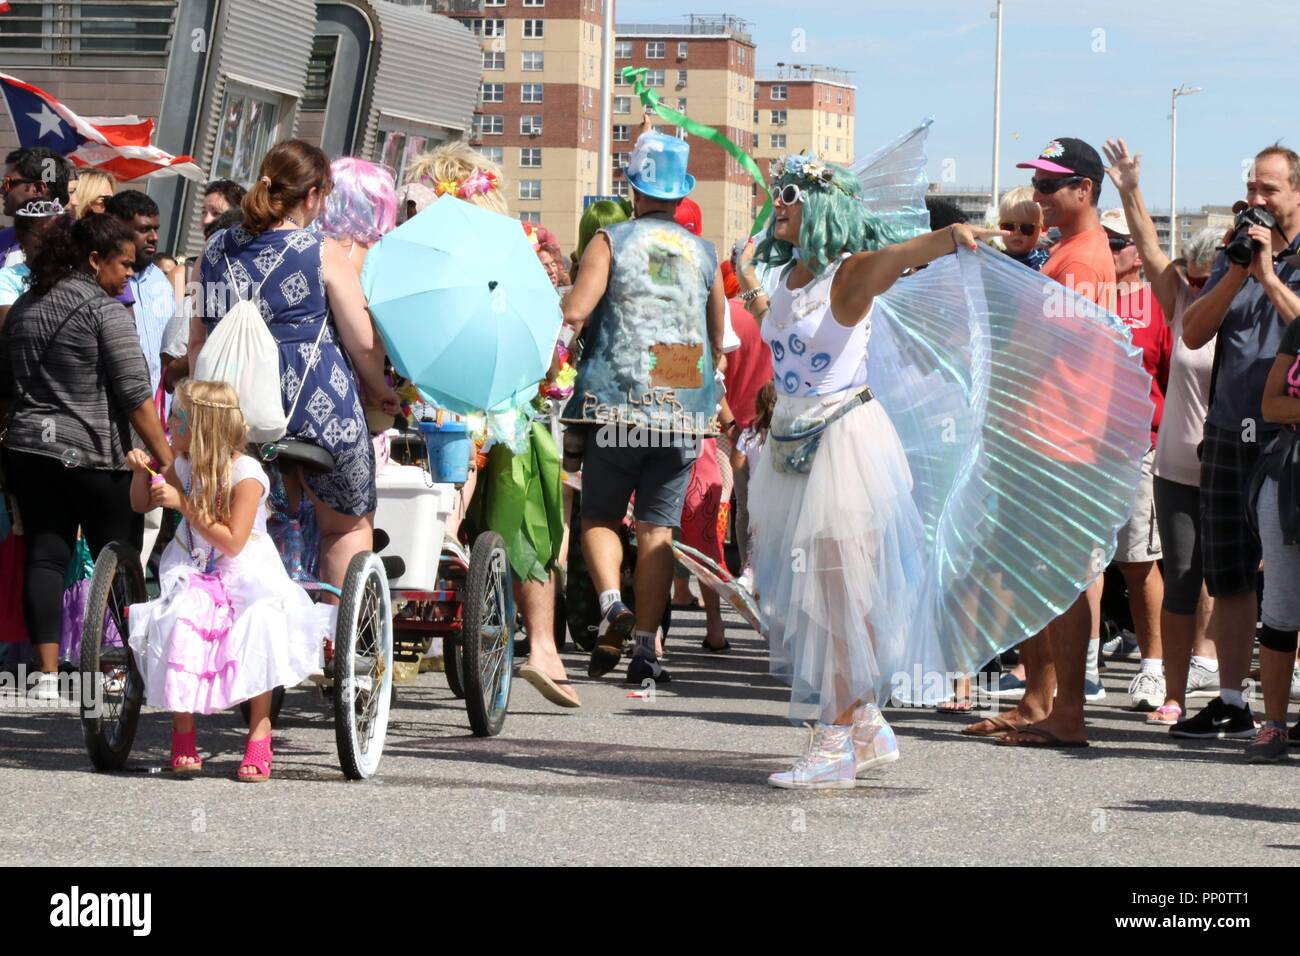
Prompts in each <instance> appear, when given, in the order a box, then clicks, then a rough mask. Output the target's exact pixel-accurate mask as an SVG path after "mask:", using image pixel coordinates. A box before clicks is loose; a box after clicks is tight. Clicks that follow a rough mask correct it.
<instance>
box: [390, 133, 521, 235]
mask: <svg viewBox="0 0 1300 956" xmlns="http://www.w3.org/2000/svg"><path fill="white" fill-rule="evenodd" d="M475 173H491V174H492V175H493V176H495V177H496V186H495V187H494V188H493V189H490V190H488V191H487V192H481V193H477V194H476V195H473V196H469V197H466V200H465V201H466V202H472V203H473V204H474V205H476V206H479V207H481V208H483V209H486V210H488V211H489V212H498V213H500V214H501V215H503V216H508V215H510V212H509V206H508V204H507V203H506V194H505V178H504V177H503V176H502V174H501V167H500V166H498V165H497V164H496V163H494V162H492V160H490V159H488V158H487V157H486V156H484V155H483V154H482V153H480V152H479V151H478V150H476V149H474V148H472V147H471V146H470V145H469V144H468V143H466V142H464V141H463V140H458V141H456V142H454V143H447V144H445V145H443V146H439V147H438V148H437V149H434V150H431V151H429V152H427V153H423V154H421V155H420V156H417V157H416V158H415V159H414V160H412V161H411V163H410V165H408V166H407V167H406V182H407V183H408V184H410V183H419V184H420V185H422V186H428V187H429V188H431V189H436V188H437V186H438V183H444V182H451V181H456V182H463V181H464V180H466V179H468V178H469V177H470V176H473V175H474V174H475Z"/></svg>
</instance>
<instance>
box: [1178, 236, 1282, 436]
mask: <svg viewBox="0 0 1300 956" xmlns="http://www.w3.org/2000/svg"><path fill="white" fill-rule="evenodd" d="M1298 247H1300V235H1297V236H1296V238H1295V240H1294V241H1292V243H1291V245H1290V247H1289V248H1288V249H1287V251H1286V252H1284V253H1283V254H1282V256H1279V257H1278V258H1277V259H1275V260H1274V263H1273V269H1274V271H1276V272H1277V275H1278V278H1280V279H1281V280H1282V281H1283V282H1285V283H1286V284H1287V285H1288V286H1289V287H1290V288H1291V290H1292V291H1293V292H1295V293H1296V294H1297V295H1300V269H1297V268H1295V266H1290V265H1287V264H1286V263H1284V262H1283V261H1281V259H1282V257H1284V256H1289V255H1293V254H1294V253H1295V252H1296V250H1297V248H1298ZM1228 266H1229V262H1228V257H1227V256H1226V255H1224V254H1223V253H1222V252H1221V253H1219V256H1218V258H1217V259H1215V260H1214V270H1213V271H1212V272H1211V273H1210V279H1209V281H1208V282H1207V283H1206V284H1205V291H1204V292H1202V293H1201V295H1205V294H1206V293H1207V292H1209V291H1210V290H1211V289H1213V288H1214V287H1215V285H1217V284H1218V282H1219V280H1220V279H1222V278H1223V277H1224V275H1225V274H1226V273H1227V271H1228ZM1286 326H1287V323H1286V322H1284V321H1282V317H1281V316H1280V315H1278V313H1277V309H1275V308H1274V307H1273V303H1272V302H1270V301H1269V298H1268V296H1267V295H1266V294H1265V292H1264V288H1263V286H1261V285H1260V284H1259V283H1258V282H1256V281H1255V280H1254V279H1247V280H1246V284H1245V285H1243V286H1242V287H1241V290H1240V291H1239V292H1238V293H1237V296H1236V298H1234V299H1233V300H1232V305H1230V306H1229V307H1228V312H1227V314H1226V315H1225V316H1224V318H1223V325H1222V326H1221V327H1220V328H1219V340H1218V354H1219V370H1218V373H1217V377H1216V378H1215V382H1214V400H1213V401H1212V402H1211V403H1210V414H1209V417H1208V418H1207V419H1206V421H1207V422H1208V423H1209V424H1211V425H1213V426H1214V427H1215V428H1225V429H1228V430H1230V431H1234V432H1241V431H1242V429H1244V428H1246V427H1247V425H1246V423H1247V422H1254V424H1255V430H1256V432H1257V433H1258V434H1264V433H1266V432H1273V431H1276V430H1277V426H1276V425H1272V424H1269V423H1267V422H1265V421H1264V415H1263V412H1262V411H1261V410H1260V403H1261V402H1262V401H1263V398H1264V383H1265V382H1266V381H1267V380H1268V373H1269V370H1270V369H1272V368H1273V360H1274V359H1276V358H1277V347H1278V345H1279V344H1280V343H1281V341H1282V333H1283V332H1284V331H1285V330H1286Z"/></svg>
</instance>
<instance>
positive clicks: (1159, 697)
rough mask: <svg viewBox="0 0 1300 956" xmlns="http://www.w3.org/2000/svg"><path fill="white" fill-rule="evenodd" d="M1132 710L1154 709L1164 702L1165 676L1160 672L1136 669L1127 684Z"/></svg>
mask: <svg viewBox="0 0 1300 956" xmlns="http://www.w3.org/2000/svg"><path fill="white" fill-rule="evenodd" d="M1128 696H1129V698H1130V699H1131V700H1132V707H1133V709H1134V710H1155V709H1156V708H1157V707H1159V706H1160V705H1161V704H1163V703H1164V702H1165V678H1164V676H1163V675H1162V674H1153V673H1151V672H1150V671H1138V673H1137V674H1136V675H1135V676H1134V678H1133V680H1132V682H1131V683H1130V684H1129V685H1128Z"/></svg>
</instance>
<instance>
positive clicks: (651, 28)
mask: <svg viewBox="0 0 1300 956" xmlns="http://www.w3.org/2000/svg"><path fill="white" fill-rule="evenodd" d="M753 29H754V26H753V24H752V23H751V22H750V21H748V20H743V19H741V18H740V17H733V16H729V15H727V14H722V15H718V16H710V15H706V14H697V13H692V14H688V15H687V16H686V23H684V24H674V23H620V24H618V25H617V26H615V27H614V33H615V34H616V35H617V36H620V37H621V36H672V37H676V36H729V37H731V38H732V39H733V40H740V41H742V42H744V43H753V42H754V40H753ZM679 59H681V58H680V57H679Z"/></svg>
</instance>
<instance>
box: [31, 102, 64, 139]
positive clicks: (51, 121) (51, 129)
mask: <svg viewBox="0 0 1300 956" xmlns="http://www.w3.org/2000/svg"><path fill="white" fill-rule="evenodd" d="M27 116H28V117H29V118H30V119H34V120H36V122H38V123H40V124H41V131H40V132H39V133H37V134H36V138H37V139H44V138H45V137H46V136H47V135H48V134H50V133H57V132H59V130H60V124H61V123H62V120H60V119H59V115H58V114H57V113H55V112H54V111H53V110H52V109H50V108H49V107H48V106H46V105H45V104H44V103H42V104H41V111H40V112H39V113H28V114H27Z"/></svg>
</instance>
